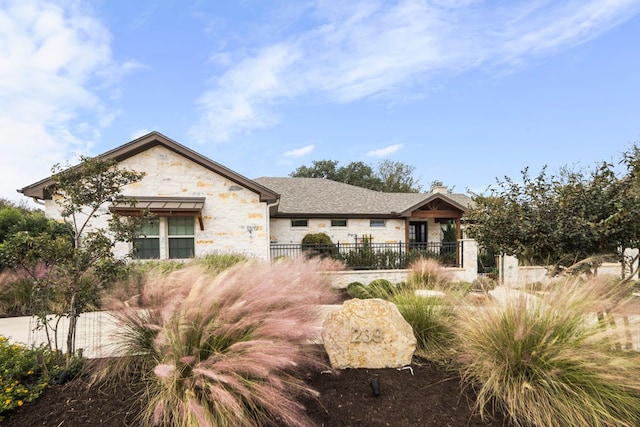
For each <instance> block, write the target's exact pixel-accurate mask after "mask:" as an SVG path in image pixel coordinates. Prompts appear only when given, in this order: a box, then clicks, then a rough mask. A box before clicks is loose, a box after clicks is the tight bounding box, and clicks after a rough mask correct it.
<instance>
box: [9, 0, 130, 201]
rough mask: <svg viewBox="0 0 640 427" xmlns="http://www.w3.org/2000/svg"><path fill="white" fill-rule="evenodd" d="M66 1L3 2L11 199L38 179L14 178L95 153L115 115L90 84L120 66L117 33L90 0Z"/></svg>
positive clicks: (38, 175) (33, 175)
mask: <svg viewBox="0 0 640 427" xmlns="http://www.w3.org/2000/svg"><path fill="white" fill-rule="evenodd" d="M62 4H65V5H66V6H62V5H61V3H60V2H52V1H30V2H24V1H20V0H15V1H13V0H6V1H3V2H1V3H0V107H1V110H2V115H1V116H0V141H2V144H5V147H4V148H5V149H4V150H3V155H2V157H1V158H0V169H1V170H2V171H3V177H5V179H3V180H2V183H0V194H3V195H7V197H12V195H15V196H16V199H17V198H18V195H17V193H16V192H15V190H16V189H17V188H21V187H23V186H25V185H28V184H30V183H31V182H33V181H30V182H14V181H12V177H14V176H20V177H22V178H24V177H27V178H28V179H33V180H36V179H39V178H43V176H42V174H43V171H48V170H49V169H50V167H51V166H52V165H53V164H54V163H56V162H60V160H61V159H65V158H69V157H70V156H71V154H72V153H76V154H80V153H86V152H88V151H90V149H91V146H92V144H93V143H94V142H95V141H96V140H98V139H99V138H100V126H101V125H108V124H109V123H110V122H111V120H112V119H113V117H114V114H115V113H114V112H113V111H109V110H108V109H107V108H105V106H104V105H103V104H102V103H101V101H100V98H99V96H98V94H97V93H96V91H95V90H92V89H90V88H91V87H95V86H96V85H98V83H99V81H104V79H106V80H109V79H110V78H111V76H109V75H105V73H108V70H112V71H117V70H118V66H117V64H116V63H115V62H114V61H113V59H112V55H111V50H110V42H111V36H110V34H109V32H108V31H107V30H106V29H105V27H104V26H103V25H102V24H101V23H100V22H99V21H98V20H97V19H96V18H95V17H94V16H93V15H92V13H91V11H90V10H89V9H87V8H86V7H85V5H84V4H82V3H80V2H69V3H62ZM105 70H107V71H105ZM81 111H89V112H91V113H92V119H91V120H92V121H86V120H82V119H80V118H79V113H80V112H81ZM9 146H10V147H11V149H8V147H9ZM27 162H28V163H27ZM18 172H19V173H18Z"/></svg>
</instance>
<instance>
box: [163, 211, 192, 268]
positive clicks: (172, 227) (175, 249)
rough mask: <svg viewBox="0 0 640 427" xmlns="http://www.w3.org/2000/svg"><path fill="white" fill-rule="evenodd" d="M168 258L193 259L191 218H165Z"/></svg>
mask: <svg viewBox="0 0 640 427" xmlns="http://www.w3.org/2000/svg"><path fill="white" fill-rule="evenodd" d="M167 220H168V221H167V222H168V226H169V233H168V237H169V258H171V259H174V258H193V256H194V254H195V247H194V239H193V235H194V231H193V218H181V217H179V218H167Z"/></svg>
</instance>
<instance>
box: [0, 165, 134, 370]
mask: <svg viewBox="0 0 640 427" xmlns="http://www.w3.org/2000/svg"><path fill="white" fill-rule="evenodd" d="M80 160H81V163H80V164H79V165H77V166H73V167H70V166H67V167H66V168H64V169H63V168H62V167H61V166H60V165H55V166H54V167H53V169H52V172H53V176H52V178H53V181H54V183H55V184H54V186H53V187H52V188H51V191H52V194H53V197H54V198H55V200H56V201H57V204H58V206H59V208H60V214H61V216H62V219H63V220H64V223H65V224H66V226H64V228H63V230H62V231H61V232H54V231H55V230H52V229H51V227H53V224H52V223H51V222H50V221H45V222H44V223H43V224H41V230H40V232H34V231H37V230H25V231H18V232H16V233H13V234H11V235H10V236H9V237H8V238H7V239H6V240H5V242H4V244H3V245H2V247H1V248H0V249H1V250H0V258H1V259H2V261H3V263H4V264H5V265H8V266H12V267H13V268H17V269H21V270H23V271H24V272H26V273H27V274H28V275H29V276H30V277H31V278H32V279H33V282H34V291H33V293H34V297H33V298H34V304H35V307H34V309H35V310H36V313H35V314H36V316H38V319H39V322H41V326H44V327H45V328H47V329H45V330H46V331H47V333H48V331H49V328H50V323H49V322H50V315H55V316H56V317H57V318H61V317H67V318H68V319H69V327H68V333H67V342H66V350H67V351H66V355H67V361H69V360H70V358H71V357H72V356H73V355H74V354H75V328H76V324H77V323H76V322H77V318H78V316H79V315H80V314H81V313H82V312H84V311H86V310H87V309H88V308H89V307H90V305H91V304H92V303H93V302H95V299H96V297H97V295H98V294H99V291H100V289H102V287H103V286H105V285H106V284H107V283H108V276H107V273H109V272H112V271H115V270H114V268H115V266H117V265H118V264H119V260H117V259H115V257H114V254H113V251H112V249H113V247H114V245H115V244H116V242H118V241H126V240H129V239H131V238H132V236H133V233H134V230H135V229H137V227H139V225H140V223H139V221H137V220H133V219H131V220H129V219H126V218H121V217H119V216H118V215H111V216H110V219H109V220H108V221H107V226H105V227H98V226H96V225H91V223H92V222H95V220H96V219H97V218H98V217H101V216H103V215H108V211H107V210H106V209H104V208H105V206H106V204H108V203H111V202H114V201H116V200H118V199H120V198H121V195H122V190H123V188H124V186H126V185H128V184H130V183H134V182H137V181H139V180H140V179H142V177H143V175H144V174H142V173H137V172H134V171H128V170H125V169H120V168H118V165H117V163H116V161H115V160H104V159H100V158H87V157H81V158H80ZM140 220H143V219H142V218H141V219H140ZM53 324H54V325H57V322H56V321H54V323H53ZM51 329H55V327H52V328H51ZM54 335H55V334H54ZM55 342H56V347H57V340H56V341H55ZM50 346H51V342H50ZM56 349H57V348H56Z"/></svg>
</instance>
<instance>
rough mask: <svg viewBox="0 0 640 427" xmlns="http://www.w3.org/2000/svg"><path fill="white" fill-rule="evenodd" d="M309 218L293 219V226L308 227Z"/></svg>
mask: <svg viewBox="0 0 640 427" xmlns="http://www.w3.org/2000/svg"><path fill="white" fill-rule="evenodd" d="M308 225H309V220H307V219H292V220H291V226H292V227H308Z"/></svg>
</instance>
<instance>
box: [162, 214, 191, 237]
mask: <svg viewBox="0 0 640 427" xmlns="http://www.w3.org/2000/svg"><path fill="white" fill-rule="evenodd" d="M168 222H169V236H193V218H182V217H179V218H173V217H172V218H168Z"/></svg>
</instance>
